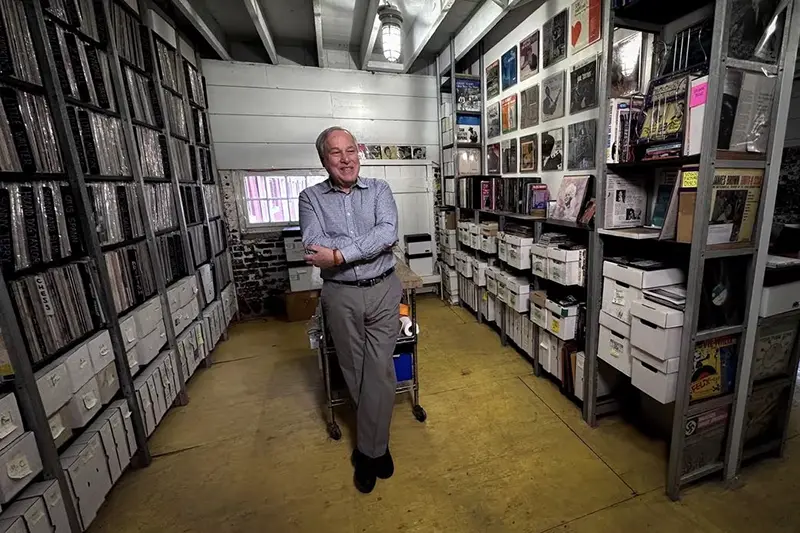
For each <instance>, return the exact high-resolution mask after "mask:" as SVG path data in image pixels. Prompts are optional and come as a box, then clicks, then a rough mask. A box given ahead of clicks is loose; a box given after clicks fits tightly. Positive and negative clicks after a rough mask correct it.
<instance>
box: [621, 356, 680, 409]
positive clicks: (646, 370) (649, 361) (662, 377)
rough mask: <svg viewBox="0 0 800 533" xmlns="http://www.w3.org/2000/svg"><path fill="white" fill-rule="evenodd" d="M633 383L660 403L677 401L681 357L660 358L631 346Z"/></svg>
mask: <svg viewBox="0 0 800 533" xmlns="http://www.w3.org/2000/svg"><path fill="white" fill-rule="evenodd" d="M631 357H632V360H631V383H632V384H633V386H634V387H636V388H637V389H639V390H640V391H642V392H644V393H645V394H647V395H648V396H650V397H651V398H653V399H654V400H656V401H657V402H659V403H671V402H674V401H675V391H676V387H677V384H678V368H679V366H680V358H678V357H675V358H672V359H666V360H660V359H656V358H655V357H653V356H651V355H650V354H647V353H645V352H643V351H642V350H640V349H638V348H636V347H632V348H631Z"/></svg>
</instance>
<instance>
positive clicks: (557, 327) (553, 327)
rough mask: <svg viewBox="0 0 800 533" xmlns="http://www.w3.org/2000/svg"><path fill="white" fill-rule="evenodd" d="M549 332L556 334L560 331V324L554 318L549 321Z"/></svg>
mask: <svg viewBox="0 0 800 533" xmlns="http://www.w3.org/2000/svg"><path fill="white" fill-rule="evenodd" d="M550 331H552V332H553V333H558V332H559V331H561V322H559V321H558V320H556V319H555V318H554V319H553V320H552V321H550Z"/></svg>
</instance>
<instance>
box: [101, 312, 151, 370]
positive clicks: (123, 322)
mask: <svg viewBox="0 0 800 533" xmlns="http://www.w3.org/2000/svg"><path fill="white" fill-rule="evenodd" d="M119 329H120V331H121V332H122V344H123V347H124V348H125V351H126V352H127V351H128V350H130V349H131V348H133V347H134V346H136V342H137V341H138V340H139V333H138V331H137V329H136V317H135V316H134V315H133V313H129V314H128V315H127V316H125V317H124V318H121V319H120V321H119ZM103 334H105V337H106V338H105V339H104V340H105V343H102V344H99V345H98V346H97V347H96V348H95V350H92V341H91V340H90V341H89V351H90V352H92V363H93V364H94V366H95V367H96V368H103V367H104V366H105V365H106V364H108V363H107V362H106V360H107V359H108V360H110V359H114V355H113V354H114V351H113V349H112V347H111V338H110V337H109V336H108V331H103V332H100V333H99V334H98V335H103ZM92 340H94V339H92ZM109 354H111V356H110V357H109ZM104 363H105V364H104Z"/></svg>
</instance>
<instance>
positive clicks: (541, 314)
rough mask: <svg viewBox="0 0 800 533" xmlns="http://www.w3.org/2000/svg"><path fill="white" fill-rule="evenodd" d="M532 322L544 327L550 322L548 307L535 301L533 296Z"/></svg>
mask: <svg viewBox="0 0 800 533" xmlns="http://www.w3.org/2000/svg"><path fill="white" fill-rule="evenodd" d="M531 322H533V323H534V324H536V325H537V326H539V327H540V328H544V329H547V328H548V324H550V316H549V311H548V310H547V308H546V307H542V306H540V305H537V304H536V303H534V301H533V298H531Z"/></svg>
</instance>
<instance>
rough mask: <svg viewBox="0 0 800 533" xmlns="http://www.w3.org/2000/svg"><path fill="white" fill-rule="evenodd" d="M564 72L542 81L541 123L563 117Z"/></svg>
mask: <svg viewBox="0 0 800 533" xmlns="http://www.w3.org/2000/svg"><path fill="white" fill-rule="evenodd" d="M564 78H565V74H564V71H563V70H561V71H558V72H556V73H555V74H553V75H552V76H550V77H547V78H545V79H544V80H543V81H542V121H543V122H547V121H548V120H553V119H556V118H561V117H563V116H564Z"/></svg>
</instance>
